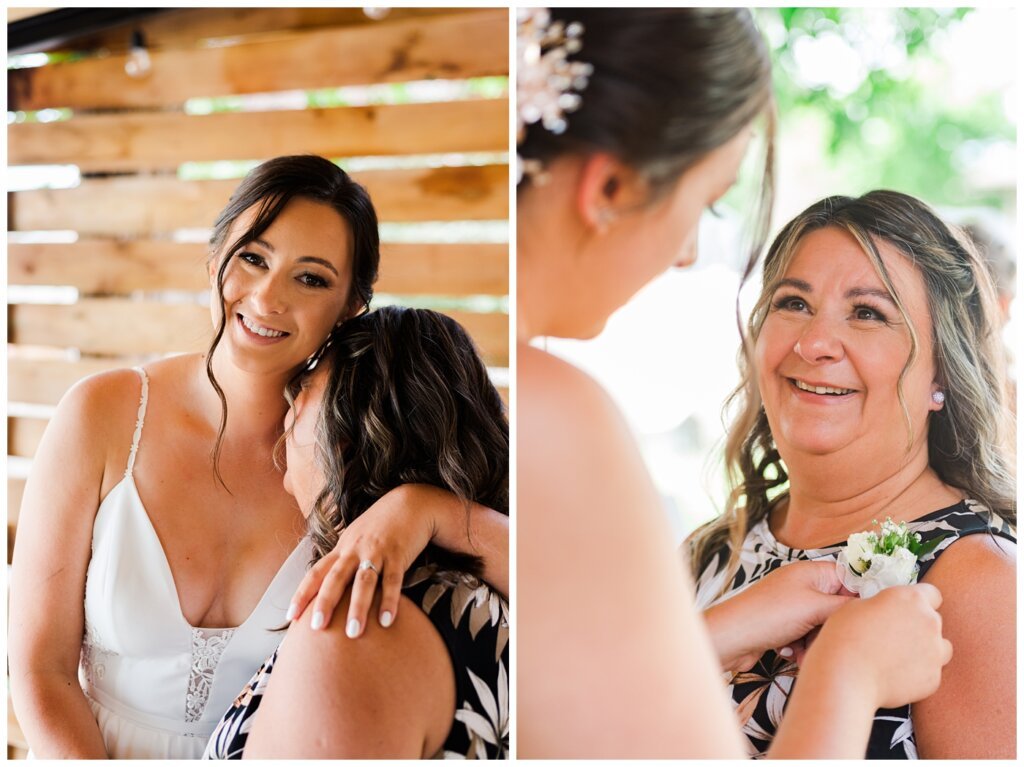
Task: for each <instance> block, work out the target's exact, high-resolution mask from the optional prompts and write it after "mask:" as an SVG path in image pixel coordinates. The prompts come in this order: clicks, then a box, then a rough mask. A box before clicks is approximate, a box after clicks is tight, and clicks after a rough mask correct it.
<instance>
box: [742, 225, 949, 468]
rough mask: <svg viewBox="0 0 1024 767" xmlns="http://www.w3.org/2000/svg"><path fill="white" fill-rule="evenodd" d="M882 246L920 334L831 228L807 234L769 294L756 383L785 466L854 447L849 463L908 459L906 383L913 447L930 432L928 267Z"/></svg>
mask: <svg viewBox="0 0 1024 767" xmlns="http://www.w3.org/2000/svg"><path fill="white" fill-rule="evenodd" d="M876 246H877V248H878V251H879V253H880V255H881V257H882V261H883V263H884V264H885V267H886V270H887V271H888V273H889V275H890V276H891V279H892V282H893V285H894V287H895V289H896V292H897V294H898V295H899V297H900V299H901V301H902V302H903V305H904V307H905V308H906V311H907V315H908V319H909V321H910V323H912V325H913V327H914V329H915V332H916V335H917V355H916V358H915V360H914V362H913V364H911V365H910V367H909V368H908V369H907V372H906V374H905V375H904V376H903V378H902V381H901V374H902V372H903V370H904V367H905V366H906V365H907V360H908V359H909V357H910V352H911V336H910V328H909V327H908V326H907V323H906V321H905V320H904V318H903V317H902V316H901V313H900V311H899V309H898V308H897V306H896V303H895V301H894V300H893V297H892V295H891V294H890V293H889V291H888V289H887V288H886V287H885V285H884V283H883V282H882V278H881V277H880V276H879V274H878V272H877V271H876V270H875V268H874V266H873V265H872V263H871V261H870V260H869V258H868V256H867V254H865V253H864V251H863V249H862V248H861V246H860V244H859V243H858V242H857V241H856V240H855V239H854V238H853V237H852V236H851V235H850V234H849V233H847V232H845V231H844V230H842V229H839V228H835V227H827V228H824V229H819V230H817V231H813V232H811V233H810V234H808V235H806V236H805V237H804V238H803V240H802V241H801V242H800V243H799V244H798V245H797V247H796V250H795V252H794V254H793V258H792V261H791V262H790V264H789V266H788V267H787V268H786V269H785V273H784V274H783V275H782V277H781V278H780V279H779V280H778V282H777V284H775V285H774V286H768V289H769V290H770V291H771V295H770V305H769V309H768V314H767V316H766V318H765V321H764V324H763V325H762V327H761V331H760V333H759V335H758V338H757V343H756V347H755V356H756V361H757V370H758V385H759V387H760V391H761V396H762V398H763V400H764V408H765V412H766V414H767V416H768V421H769V424H770V426H771V430H772V436H773V438H774V440H775V444H776V445H777V447H778V449H779V453H780V454H781V455H782V458H783V460H785V461H786V462H787V463H792V462H793V461H798V460H800V458H801V456H804V455H826V454H832V453H837V452H839V451H846V453H845V454H846V455H848V456H849V460H851V461H858V460H863V461H869V462H874V463H877V462H884V461H889V460H892V461H900V460H902V457H903V456H905V455H907V451H908V444H907V426H906V418H905V416H904V412H903V408H902V406H901V404H900V401H899V394H898V392H899V389H902V391H903V396H904V398H905V400H906V404H907V410H908V412H909V414H910V421H911V431H912V433H913V435H914V437H913V439H914V444H915V445H918V444H921V441H922V440H924V439H925V438H926V437H927V415H928V413H929V412H930V411H933V410H938V409H940V408H941V405H940V404H937V403H935V402H934V401H933V400H932V396H931V395H932V392H934V391H935V390H936V389H937V386H936V385H935V383H934V380H933V379H934V377H935V366H934V362H933V344H932V320H931V315H930V312H929V309H928V296H927V292H926V289H925V284H924V278H923V276H922V275H921V272H920V271H919V270H918V269H917V268H916V267H915V266H914V265H913V264H912V263H911V262H910V260H909V259H908V258H907V257H906V256H904V255H903V254H902V253H901V252H900V251H898V250H897V249H896V248H895V247H893V246H892V245H889V244H888V243H886V242H884V241H876Z"/></svg>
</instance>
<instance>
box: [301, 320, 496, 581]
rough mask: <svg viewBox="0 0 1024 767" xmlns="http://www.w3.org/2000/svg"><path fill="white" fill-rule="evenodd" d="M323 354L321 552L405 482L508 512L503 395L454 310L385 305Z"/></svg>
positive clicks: (449, 560)
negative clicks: (451, 313)
mask: <svg viewBox="0 0 1024 767" xmlns="http://www.w3.org/2000/svg"><path fill="white" fill-rule="evenodd" d="M318 364H319V365H325V366H326V368H327V383H326V386H325V389H324V398H323V405H322V406H321V413H320V418H319V422H318V424H317V460H318V461H320V464H321V469H322V472H323V476H324V477H326V485H325V488H324V491H323V492H322V494H321V495H320V497H319V498H318V499H317V502H316V503H315V504H314V509H313V512H312V514H311V515H310V527H311V530H312V536H313V543H314V548H315V550H316V553H317V556H318V557H319V556H323V554H324V553H326V552H328V551H330V550H331V549H332V548H333V547H334V544H335V543H336V542H337V538H338V534H339V532H340V531H341V529H342V528H344V527H345V526H346V525H348V524H351V523H352V521H353V520H354V519H356V518H357V517H358V516H359V515H360V514H362V513H363V512H364V511H366V509H368V508H369V507H370V506H371V505H372V504H373V503H374V502H375V501H377V500H378V499H379V498H380V497H381V496H383V495H384V494H385V493H387V492H388V491H389V490H391V489H392V488H395V487H397V486H398V485H400V484H404V483H424V484H429V485H434V486H436V487H439V488H442V489H444V490H448V491H450V492H452V493H453V494H454V495H455V496H456V497H458V498H459V499H460V500H463V501H465V502H467V504H468V503H469V502H476V503H480V504H483V505H485V506H489V507H491V508H493V509H496V510H498V511H500V512H502V513H503V514H508V459H509V449H508V421H507V417H506V413H505V408H504V404H503V403H502V400H501V396H500V395H499V394H498V391H497V390H496V389H495V388H494V385H493V384H492V383H491V382H490V379H489V378H488V375H487V369H486V368H485V367H484V364H483V362H482V361H481V359H480V357H479V355H478V354H477V351H476V349H475V347H474V345H473V342H472V340H471V339H470V337H469V335H468V334H467V333H466V331H465V330H464V329H463V328H462V326H461V325H459V324H458V323H457V322H456V321H455V320H453V319H451V318H450V317H446V316H445V315H443V314H439V313H437V312H432V311H429V310H425V309H406V308H400V307H392V306H389V307H383V308H381V309H378V310H376V311H373V312H370V313H368V314H365V315H362V316H360V317H357V318H355V319H352V320H349V321H348V322H346V323H345V324H344V325H342V326H341V327H340V328H339V329H338V330H337V331H336V332H335V334H334V335H333V337H332V339H331V343H330V346H329V347H328V349H327V351H326V353H325V355H324V356H323V358H322V359H321V360H320V362H319V363H318ZM467 508H468V506H467ZM467 522H468V517H467ZM432 557H433V559H435V560H437V561H441V562H442V563H444V564H447V565H450V566H454V567H458V568H459V569H463V570H468V571H470V572H473V571H477V569H478V567H479V561H478V560H476V559H475V558H469V557H461V556H456V555H453V554H450V553H447V552H440V551H434V552H433V553H432Z"/></svg>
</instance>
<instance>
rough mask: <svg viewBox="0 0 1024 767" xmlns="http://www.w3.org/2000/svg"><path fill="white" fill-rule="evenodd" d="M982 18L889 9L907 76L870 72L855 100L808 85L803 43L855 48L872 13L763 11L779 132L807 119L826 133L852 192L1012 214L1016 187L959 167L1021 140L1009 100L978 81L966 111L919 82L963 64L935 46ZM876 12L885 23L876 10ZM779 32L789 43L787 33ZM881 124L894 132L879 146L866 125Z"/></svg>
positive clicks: (1008, 58)
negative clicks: (801, 64) (983, 148)
mask: <svg viewBox="0 0 1024 767" xmlns="http://www.w3.org/2000/svg"><path fill="white" fill-rule="evenodd" d="M974 12H975V10H974V9H971V8H939V9H932V8H890V9H888V11H887V13H888V14H891V24H892V25H893V26H894V30H893V32H894V34H893V44H895V45H901V46H902V47H903V49H904V51H905V54H906V65H905V66H901V67H900V68H899V69H900V71H899V72H894V71H890V70H888V69H886V68H875V69H869V71H867V73H866V77H865V78H864V79H863V80H862V82H861V83H860V85H859V87H858V88H857V89H856V90H855V91H854V92H853V93H851V94H846V93H843V94H836V93H833V92H832V91H831V90H830V88H829V87H828V86H821V87H808V86H807V85H806V84H803V83H801V81H800V78H799V77H798V76H797V73H798V67H797V63H796V60H795V57H794V46H795V45H796V44H797V42H798V41H799V40H800V38H802V37H804V36H810V37H817V36H819V35H823V34H838V35H839V36H841V37H842V38H844V39H845V40H846V41H847V42H849V43H850V44H851V46H852V47H854V49H856V47H857V38H858V36H862V35H863V31H864V25H865V21H866V13H867V12H866V11H865V10H863V9H859V8H768V9H758V10H757V11H756V14H757V18H758V22H759V24H760V25H761V27H762V29H763V30H765V32H766V36H767V37H768V38H769V41H770V43H769V45H770V47H771V48H772V55H773V58H774V80H775V94H776V98H777V102H778V112H779V116H780V123H779V132H780V134H783V135H784V134H785V133H786V131H787V129H792V127H793V126H794V125H795V124H797V123H799V122H800V121H806V120H815V121H816V122H818V123H819V124H820V125H821V126H822V130H823V131H824V132H825V146H826V148H827V155H828V156H827V157H824V158H822V160H823V162H827V163H830V164H831V165H832V166H833V167H834V169H835V170H837V171H838V172H839V173H840V174H841V175H842V177H843V178H844V180H845V182H846V185H847V189H846V190H845V191H846V192H847V193H862V192H864V191H867V190H869V189H872V188H880V187H886V188H892V189H898V190H900V191H903V192H907V193H909V194H913V195H915V196H918V197H921V198H923V199H926V200H927V201H928V202H930V203H932V204H939V205H953V206H957V207H964V206H984V207H991V208H997V209H1000V210H1004V211H1006V212H1010V211H1012V210H1013V208H1014V207H1015V204H1016V203H1015V195H1014V192H1013V190H1012V189H1009V190H991V189H989V190H983V189H977V188H975V187H974V186H973V185H972V184H970V183H968V180H967V179H966V177H965V174H964V168H963V167H962V162H960V161H959V160H958V158H959V157H960V156H961V154H962V152H961V153H960V154H958V151H957V150H958V149H959V150H962V149H963V148H964V147H965V144H966V143H967V142H980V143H981V144H984V143H988V142H992V141H1015V140H1016V127H1015V125H1014V124H1013V123H1011V121H1010V120H1009V119H1008V117H1007V115H1006V112H1005V109H1004V106H1003V99H1004V96H1005V94H1004V93H1000V92H996V91H993V90H991V89H988V90H986V88H985V84H984V83H979V89H978V94H979V95H978V97H977V98H976V99H975V100H974V101H973V103H971V104H970V105H968V107H967V108H964V105H963V104H959V105H956V106H953V105H951V104H950V103H949V100H948V98H947V95H948V94H947V93H946V92H945V91H944V89H942V88H941V87H938V88H937V87H935V85H934V83H927V84H926V83H924V82H922V81H921V79H920V78H919V77H917V76H916V73H918V72H920V71H922V70H925V69H927V70H929V71H933V72H934V71H938V72H946V73H947V74H948V73H949V72H951V71H953V69H954V68H955V67H956V66H957V65H958V62H956V61H948V60H945V59H943V58H942V57H941V55H940V54H939V53H938V52H937V51H936V49H935V46H934V45H933V42H934V41H935V40H936V38H937V36H939V35H941V34H942V32H943V31H948V30H950V29H951V28H952V27H953V26H955V25H958V24H961V23H963V22H964V20H965V19H966V18H967V17H968V16H969V15H970V14H972V13H974ZM871 13H873V14H875V16H876V20H877V14H878V10H877V9H876V10H874V11H871ZM780 25H781V28H782V29H783V30H784V32H785V34H784V36H780V35H779V27H780ZM780 37H781V44H779V39H780ZM1005 66H1006V67H1008V68H1010V69H1013V68H1015V67H1016V62H1015V57H1014V51H1013V50H1007V51H1006V52H1005ZM873 118H877V119H873ZM879 119H880V120H881V121H884V123H885V126H884V127H885V128H886V129H885V130H884V131H882V137H881V138H882V140H879V137H878V131H875V136H874V137H873V139H874V140H872V141H868V140H867V136H866V133H867V131H866V130H865V124H866V122H867V121H869V120H872V122H874V124H875V126H876V127H877V126H878V120H879Z"/></svg>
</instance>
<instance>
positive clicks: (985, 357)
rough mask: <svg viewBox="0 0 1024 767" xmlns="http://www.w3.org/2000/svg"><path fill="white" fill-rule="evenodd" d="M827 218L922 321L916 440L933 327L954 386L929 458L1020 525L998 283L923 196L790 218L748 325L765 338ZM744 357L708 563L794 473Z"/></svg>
mask: <svg viewBox="0 0 1024 767" xmlns="http://www.w3.org/2000/svg"><path fill="white" fill-rule="evenodd" d="M825 227H835V228H838V229H841V230H843V231H845V232H847V233H849V234H850V235H851V236H852V237H853V238H854V239H855V240H857V242H858V243H859V244H860V246H861V248H862V249H863V251H864V253H865V255H866V256H867V257H868V259H869V260H870V262H871V263H872V265H873V267H874V269H875V271H876V272H877V273H878V275H879V277H880V278H881V280H882V282H883V284H884V285H885V286H886V288H887V290H888V291H889V293H890V294H891V295H892V296H893V297H894V300H895V302H896V304H897V307H898V309H899V311H900V313H901V314H902V315H903V321H904V322H905V323H906V325H907V328H908V330H909V332H910V340H911V351H910V355H909V356H908V358H907V360H906V363H905V364H904V367H903V370H902V371H901V375H900V378H899V383H898V386H897V392H896V396H897V397H898V398H899V401H900V403H901V405H902V407H903V411H904V418H905V420H906V425H907V447H908V449H909V446H910V444H911V439H912V432H911V425H910V414H909V411H908V410H907V405H906V402H905V399H904V396H903V391H902V382H903V376H904V375H905V374H906V373H907V371H908V370H909V368H910V366H911V364H912V363H913V362H914V360H915V358H916V356H917V355H918V353H919V349H920V346H921V343H920V337H921V334H930V336H931V340H932V347H933V356H934V360H933V362H934V365H935V380H936V383H937V384H938V386H939V388H940V389H942V390H943V391H944V392H945V393H946V398H945V403H944V405H943V409H942V410H940V411H938V412H935V413H932V414H931V416H930V417H929V421H928V463H929V465H930V466H931V468H932V469H933V470H934V471H935V472H936V474H938V476H939V478H940V479H942V481H943V482H945V483H947V484H949V485H952V486H953V487H956V488H959V489H960V490H961V491H963V492H964V493H965V494H966V495H967V496H968V497H970V498H973V499H976V500H978V501H980V502H981V503H982V504H983V505H984V506H986V507H987V508H988V509H989V510H990V511H991V512H992V513H994V514H995V515H997V516H998V517H1001V518H1002V519H1004V520H1006V521H1007V522H1009V523H1010V524H1011V525H1014V526H1016V502H1015V500H1014V496H1015V492H1014V489H1015V488H1014V484H1015V483H1014V477H1013V469H1012V459H1011V451H1012V446H1011V445H1010V440H1009V439H1008V433H1007V432H1008V429H1007V426H1008V424H1010V423H1011V422H1012V418H1013V416H1012V415H1011V414H1010V412H1009V409H1008V407H1007V394H1008V391H1007V387H1006V378H1005V373H1004V371H1005V366H1004V362H1005V352H1004V350H1003V347H1002V344H1001V342H1000V339H999V335H998V332H997V331H998V320H997V304H996V297H995V289H994V287H993V284H992V280H991V277H990V275H989V272H988V270H987V268H986V266H985V263H984V260H983V259H982V258H981V257H980V255H979V254H978V252H977V250H976V248H975V247H974V245H973V243H972V242H971V240H970V238H968V237H967V236H965V235H964V234H963V233H962V232H960V231H959V230H957V229H956V228H955V227H952V226H950V225H948V224H946V223H945V222H944V221H943V220H942V219H940V218H939V217H938V216H937V215H936V214H935V212H934V211H933V210H932V209H931V208H929V207H928V206H927V205H925V204H924V203H923V202H921V201H920V200H917V199H915V198H914V197H911V196H909V195H905V194H901V193H899V192H891V191H874V192H869V193H868V194H865V195H863V196H861V197H843V196H834V197H826V198H825V199H823V200H820V201H819V202H816V203H815V204H813V205H811V206H810V207H809V208H807V209H806V210H804V211H803V212H802V213H800V214H799V215H798V216H796V217H795V218H794V219H793V220H792V221H790V222H789V223H788V224H786V226H785V227H783V229H782V231H780V232H779V234H778V235H777V236H776V238H775V241H774V242H773V243H772V245H771V247H770V248H769V250H768V254H767V256H766V257H765V264H764V277H763V284H762V290H761V295H760V297H759V298H758V302H757V304H756V305H755V307H754V310H753V312H752V314H751V317H750V322H749V324H748V327H747V331H748V336H749V339H756V338H757V337H758V335H759V334H760V331H761V327H762V325H763V324H764V321H765V318H766V316H767V313H768V310H769V306H770V302H771V297H772V296H771V292H772V290H773V289H774V287H775V286H776V285H777V283H778V280H779V279H780V278H782V277H783V275H784V274H785V272H786V269H787V268H788V266H789V264H790V262H791V261H792V259H793V257H794V255H795V253H796V250H797V248H798V246H799V245H800V243H801V242H802V241H803V240H804V238H805V237H806V236H807V235H809V234H810V233H812V232H815V231H818V230H820V229H823V228H825ZM881 242H884V243H887V244H889V245H890V246H892V247H894V248H895V249H896V250H898V251H899V252H900V253H901V254H902V255H903V256H905V257H906V258H907V259H908V260H909V261H910V262H911V263H912V264H913V265H914V266H915V267H916V269H917V270H918V271H919V272H920V274H921V276H922V277H923V279H924V285H925V291H926V294H927V298H928V311H929V315H930V317H931V327H924V328H921V327H918V328H915V327H914V326H913V324H912V323H911V322H910V318H909V315H908V313H907V310H906V307H905V306H904V304H903V301H902V299H901V297H900V295H899V293H898V291H897V290H896V288H895V286H894V284H893V281H892V278H891V275H890V274H889V271H888V270H887V269H886V266H885V263H884V261H883V259H882V257H881V254H880V253H879V250H878V243H881ZM745 352H746V356H745V357H744V358H743V359H741V368H742V375H743V382H742V383H741V384H740V386H739V387H738V388H737V389H736V391H735V392H734V394H733V400H734V401H736V402H737V404H738V405H739V411H738V413H739V414H738V416H737V418H736V419H735V421H734V422H733V425H732V427H731V428H730V431H729V436H728V440H727V444H726V461H727V464H728V465H729V468H730V472H731V473H732V476H733V480H734V488H733V493H732V495H731V497H730V501H729V504H728V506H727V509H726V512H725V514H723V516H722V517H720V518H719V519H718V520H716V521H714V522H712V523H710V524H709V525H708V526H706V527H705V528H703V529H702V530H701V531H699V532H698V533H697V534H696V535H695V536H694V539H693V544H694V545H693V550H694V565H695V566H696V567H699V568H703V567H704V566H706V565H707V563H708V560H709V559H710V557H711V556H712V554H713V551H714V550H715V549H716V548H718V547H719V546H720V545H721V544H722V543H724V542H725V541H726V540H729V541H730V542H731V543H732V548H733V553H734V554H735V552H736V551H738V545H739V544H740V542H741V541H742V539H743V537H744V536H745V535H746V532H747V530H749V529H750V527H751V526H752V525H753V524H755V523H756V522H758V521H760V520H761V519H763V518H764V517H765V516H767V514H768V512H769V510H770V507H771V503H772V501H771V500H770V499H774V498H775V497H777V496H778V494H779V492H781V491H783V490H784V489H785V487H786V483H787V482H788V477H787V474H786V471H785V467H784V465H783V463H782V459H781V457H780V456H779V453H778V450H777V449H776V447H775V444H774V440H773V439H772V434H771V430H770V428H769V425H768V419H767V416H766V414H765V411H764V409H763V408H762V407H761V398H760V393H759V392H758V390H757V385H756V381H757V375H756V371H755V370H754V365H753V362H752V360H751V359H750V356H749V345H747V347H745Z"/></svg>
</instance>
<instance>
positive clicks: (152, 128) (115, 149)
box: [7, 99, 508, 171]
mask: <svg viewBox="0 0 1024 767" xmlns="http://www.w3.org/2000/svg"><path fill="white" fill-rule="evenodd" d="M7 137H8V149H7V151H8V162H9V164H11V165H35V164H72V165H77V166H79V167H80V168H82V169H83V170H84V171H132V170H160V169H165V170H169V169H174V168H177V167H178V166H179V165H180V164H181V163H184V162H190V161H213V160H252V159H259V158H264V157H274V156H276V155H280V154H302V153H308V154H319V155H323V156H325V157H357V156H391V155H405V154H430V153H445V152H494V151H497V152H500V151H505V150H506V149H508V101H507V100H506V99H479V100H473V101H450V102H445V103H428V104H389V105H382V106H368V107H338V108H332V109H288V110H281V111H274V112H227V113H218V114H208V115H186V114H182V113H173V112H153V113H129V114H110V115H107V114H104V115H83V116H75V117H74V118H72V119H70V120H66V121H62V122H52V123H28V122H26V123H14V124H12V125H9V126H8V128H7Z"/></svg>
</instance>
